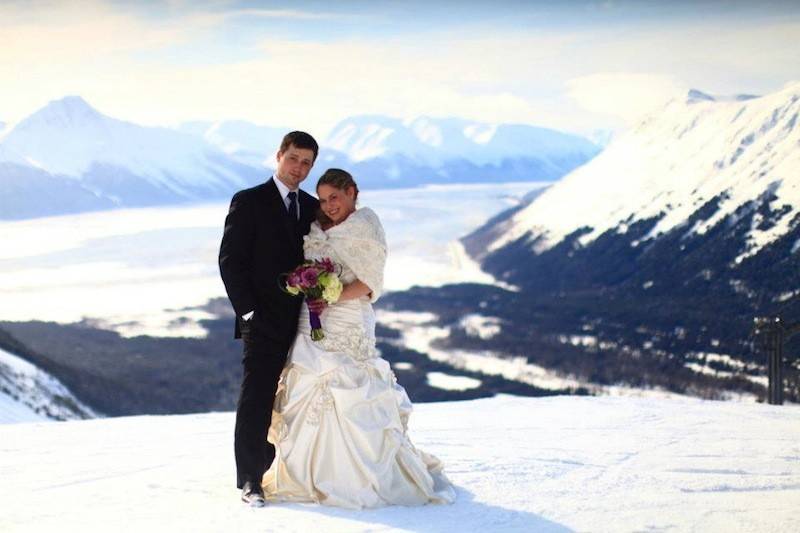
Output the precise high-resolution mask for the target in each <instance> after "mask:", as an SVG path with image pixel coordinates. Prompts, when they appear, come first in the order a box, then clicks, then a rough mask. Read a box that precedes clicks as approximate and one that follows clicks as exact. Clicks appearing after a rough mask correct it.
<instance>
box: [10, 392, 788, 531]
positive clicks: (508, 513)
mask: <svg viewBox="0 0 800 533" xmlns="http://www.w3.org/2000/svg"><path fill="white" fill-rule="evenodd" d="M797 420H798V411H797V408H796V407H776V406H767V405H741V404H730V403H721V402H706V401H701V400H689V399H686V400H653V399H632V398H625V399H623V398H611V397H605V398H589V397H549V398H537V399H532V398H514V397H508V396H506V397H496V398H492V399H484V400H476V401H469V402H452V403H438V404H420V405H417V406H416V412H415V414H414V415H413V416H412V418H411V434H412V439H413V441H414V443H415V445H416V446H418V447H419V448H421V449H423V450H426V451H428V452H431V453H434V454H436V455H438V456H439V457H440V458H441V459H442V460H443V461H444V463H445V468H446V472H447V474H448V476H449V477H450V478H451V480H452V481H453V482H454V483H455V485H456V486H457V491H458V500H457V502H456V503H455V504H453V505H451V506H424V507H417V508H403V507H388V508H382V509H377V510H370V511H351V510H345V509H336V508H327V507H322V506H317V505H310V504H284V503H280V504H270V505H268V506H267V507H266V508H263V509H251V508H248V507H246V506H245V505H244V504H242V503H241V502H240V501H239V494H238V491H237V490H236V488H235V483H234V481H235V479H234V462H233V446H232V435H233V414H232V413H210V414H199V415H185V416H161V417H133V418H115V419H103V420H90V421H77V422H63V423H46V424H42V423H30V424H15V425H11V426H5V427H3V439H2V444H1V445H0V446H1V447H2V450H3V453H2V454H0V478H2V479H3V483H2V484H0V501H2V502H3V503H4V505H3V512H2V513H0V530H2V531H9V532H12V531H14V532H16V531H37V532H38V531H48V530H52V531H65V532H69V531H109V530H114V531H193V532H199V531H287V532H291V531H298V532H299V531H304V532H305V531H312V530H313V531H325V532H329V531H429V532H437V531H447V532H451V531H454V530H460V531H487V532H489V531H491V532H503V531H571V530H577V531H597V532H603V531H614V532H616V531H666V530H674V531H698V532H708V531H720V532H726V533H727V532H736V531H797V530H799V529H800V515H798V513H797V508H798V503H800V445H798V442H800V424H798V423H797Z"/></svg>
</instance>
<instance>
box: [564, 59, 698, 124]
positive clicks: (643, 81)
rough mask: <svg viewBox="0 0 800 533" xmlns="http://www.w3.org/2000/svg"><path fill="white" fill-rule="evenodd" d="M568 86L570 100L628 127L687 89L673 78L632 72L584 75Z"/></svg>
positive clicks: (572, 80)
mask: <svg viewBox="0 0 800 533" xmlns="http://www.w3.org/2000/svg"><path fill="white" fill-rule="evenodd" d="M566 87H567V92H568V94H569V96H570V98H572V99H574V100H575V101H576V102H577V103H578V104H579V105H580V106H581V107H582V108H584V109H586V110H587V111H589V112H591V113H595V114H598V115H605V116H607V117H612V118H613V119H616V120H617V121H618V122H619V123H621V124H624V125H626V126H628V125H631V124H633V123H635V122H636V121H638V119H639V118H641V117H642V115H644V114H646V113H649V112H650V111H652V110H654V109H655V108H657V107H659V106H661V105H663V104H664V103H665V102H666V101H667V100H669V99H671V98H675V97H679V96H681V95H684V94H685V93H686V91H687V90H688V87H686V85H684V84H683V83H682V82H680V81H678V80H676V79H675V78H674V77H673V76H670V75H664V74H637V73H630V72H603V73H596V74H591V75H588V76H581V77H578V78H573V79H571V80H567V82H566Z"/></svg>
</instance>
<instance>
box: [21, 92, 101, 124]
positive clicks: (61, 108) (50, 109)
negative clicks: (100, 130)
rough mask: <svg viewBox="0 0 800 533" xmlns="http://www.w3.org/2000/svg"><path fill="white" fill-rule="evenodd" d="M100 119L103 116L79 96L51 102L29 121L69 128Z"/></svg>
mask: <svg viewBox="0 0 800 533" xmlns="http://www.w3.org/2000/svg"><path fill="white" fill-rule="evenodd" d="M102 117H103V115H101V114H100V112H99V111H97V110H96V109H95V108H93V107H92V106H90V105H89V104H88V102H86V100H84V99H83V98H81V97H80V96H65V97H64V98H61V99H59V100H53V101H51V102H50V103H48V104H47V105H46V106H44V107H43V108H41V109H40V110H39V111H37V112H36V113H34V114H33V115H31V116H30V117H29V120H30V119H35V120H36V121H37V122H39V121H41V122H44V123H45V124H48V125H54V126H60V127H65V126H66V127H69V126H75V125H77V124H81V123H85V122H94V121H97V120H98V119H101V118H102Z"/></svg>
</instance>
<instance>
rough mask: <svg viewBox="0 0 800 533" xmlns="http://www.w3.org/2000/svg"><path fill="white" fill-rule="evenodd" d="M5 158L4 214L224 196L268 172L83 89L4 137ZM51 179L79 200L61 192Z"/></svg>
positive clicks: (0, 211)
mask: <svg viewBox="0 0 800 533" xmlns="http://www.w3.org/2000/svg"><path fill="white" fill-rule="evenodd" d="M0 165H2V166H3V170H4V172H3V174H2V175H0V178H2V179H0V184H2V185H0V186H2V188H3V192H5V193H6V194H4V196H3V200H2V203H0V218H18V217H19V214H18V213H22V214H24V215H25V216H29V215H27V213H29V212H31V211H32V212H33V213H34V214H37V215H42V214H54V213H64V212H74V211H76V210H84V209H86V208H87V207H88V208H93V209H102V208H106V207H107V206H108V205H109V204H113V205H116V206H141V205H159V204H167V203H182V202H187V201H198V200H207V199H221V198H227V197H229V196H230V194H231V193H232V192H233V191H235V190H236V189H239V188H242V187H244V186H246V185H248V184H251V183H255V182H256V181H258V180H260V179H262V178H263V171H261V170H258V169H255V168H252V167H249V166H246V165H243V164H241V163H239V162H237V161H235V160H233V159H231V158H230V157H228V156H227V155H226V154H225V153H224V152H222V151H221V150H219V149H217V148H215V147H214V146H212V145H210V144H208V143H206V142H204V141H201V140H198V139H197V138H196V137H195V136H192V135H187V134H185V133H181V132H177V131H174V130H170V129H166V128H151V127H143V126H139V125H136V124H133V123H130V122H124V121H121V120H117V119H113V118H110V117H107V116H105V115H103V114H101V113H100V112H98V111H97V110H95V109H94V108H92V107H91V106H90V105H89V104H87V103H86V102H85V101H84V100H83V99H82V98H80V97H77V96H69V97H66V98H63V99H61V100H56V101H53V102H50V103H49V104H48V105H47V106H45V107H44V108H42V109H40V110H39V111H37V112H36V113H34V114H33V115H31V116H29V117H28V118H26V119H24V120H23V121H21V122H19V123H18V124H16V125H15V126H14V127H13V128H12V129H11V130H10V131H9V132H8V133H7V134H6V135H5V137H4V138H3V139H2V141H1V142H0ZM32 169H35V170H32ZM33 174H36V178H35V179H33V180H31V179H29V178H30V176H32V175H33ZM48 181H50V182H54V183H55V184H56V185H55V188H56V190H61V189H63V190H66V191H68V192H69V194H68V197H69V198H70V199H72V201H71V202H65V203H63V204H62V203H61V202H60V201H59V196H58V195H56V196H55V197H53V194H52V190H51V189H50V188H49V187H48V184H47V183H45V182H48ZM11 192H13V193H15V194H14V195H11V194H10V193H11ZM37 198H38V201H37V200H36V199H37ZM15 214H17V215H16V216H15Z"/></svg>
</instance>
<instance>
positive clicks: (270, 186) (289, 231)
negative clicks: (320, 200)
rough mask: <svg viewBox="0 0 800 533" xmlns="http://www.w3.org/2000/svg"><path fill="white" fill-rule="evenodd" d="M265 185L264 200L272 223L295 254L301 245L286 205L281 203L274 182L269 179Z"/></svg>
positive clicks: (279, 194)
mask: <svg viewBox="0 0 800 533" xmlns="http://www.w3.org/2000/svg"><path fill="white" fill-rule="evenodd" d="M265 185H266V187H265V192H266V195H267V198H266V200H267V204H268V205H269V209H268V212H269V213H270V214H271V218H272V220H273V222H274V223H277V224H278V226H279V227H280V234H281V235H282V236H283V237H284V240H285V241H286V242H287V243H288V244H289V246H291V248H292V250H294V251H295V252H297V251H298V250H299V249H300V248H301V243H300V242H299V241H300V239H301V237H300V235H299V234H298V228H297V224H293V223H292V219H291V217H290V216H289V212H288V211H287V209H286V204H285V203H283V198H281V193H280V191H278V186H277V185H275V180H274V179H273V178H270V179H269V181H267V183H266V184H265ZM300 209H302V207H301V208H300Z"/></svg>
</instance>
